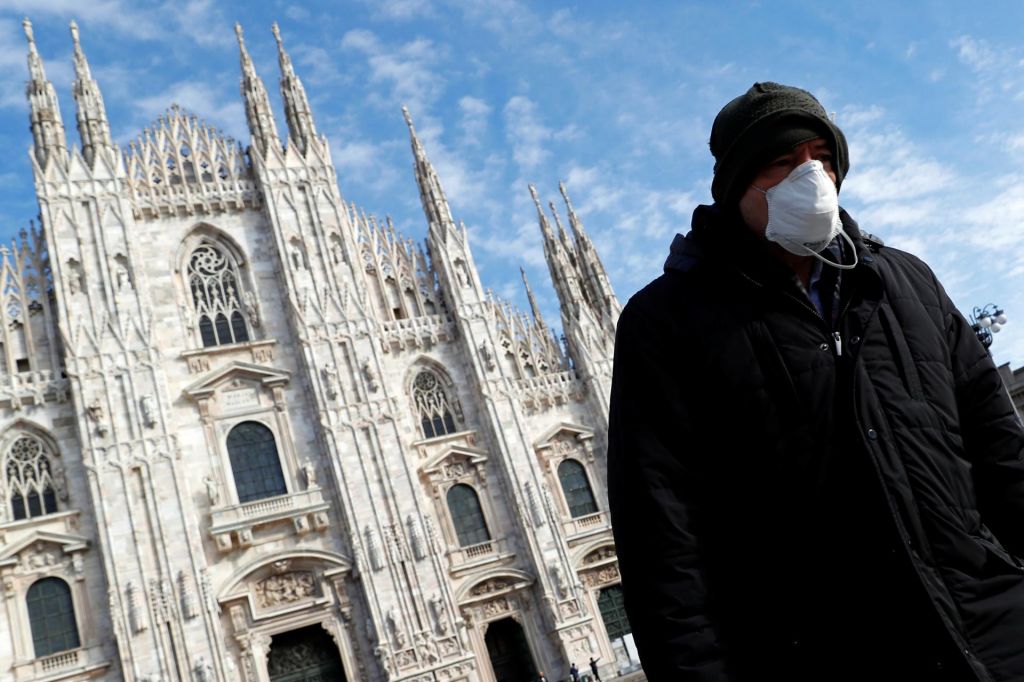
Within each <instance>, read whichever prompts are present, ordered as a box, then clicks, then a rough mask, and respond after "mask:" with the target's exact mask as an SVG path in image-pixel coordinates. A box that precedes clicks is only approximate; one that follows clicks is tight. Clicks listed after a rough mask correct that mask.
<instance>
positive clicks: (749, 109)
mask: <svg viewBox="0 0 1024 682" xmlns="http://www.w3.org/2000/svg"><path fill="white" fill-rule="evenodd" d="M816 137H821V138H824V140H825V141H826V142H827V143H828V145H829V147H830V148H831V149H832V154H833V157H834V160H833V164H832V168H833V170H834V171H835V173H836V188H838V187H839V186H840V185H842V183H843V177H845V176H846V172H847V171H848V170H850V153H849V150H848V149H847V147H846V137H845V136H844V135H843V132H842V131H841V130H839V128H838V127H837V126H836V125H835V124H834V123H833V122H832V120H831V119H830V118H829V116H828V114H827V113H826V112H825V109H824V107H822V106H821V104H820V103H819V102H818V100H816V99H815V98H814V95H812V94H811V93H809V92H807V91H806V90H801V89H800V88H794V87H790V86H788V85H780V84H778V83H754V85H753V86H752V87H751V88H750V89H749V90H747V92H746V93H745V94H743V95H740V96H739V97H737V98H736V99H734V100H733V101H731V102H729V103H728V104H726V105H725V107H723V108H722V110H721V111H720V112H718V116H716V117H715V123H714V125H712V126H711V140H710V142H709V144H710V146H711V154H712V155H713V156H714V157H715V178H714V180H713V181H712V183H711V196H713V197H714V198H715V201H716V202H718V203H719V204H727V205H728V204H736V203H737V202H739V200H740V197H742V196H743V192H745V191H746V189H747V186H748V185H749V184H750V181H751V180H752V179H753V177H754V175H756V174H757V172H758V171H759V170H760V169H761V168H762V167H763V166H764V164H766V163H768V162H769V161H771V160H772V159H774V158H775V157H777V156H779V155H780V154H785V153H786V152H787V151H789V150H790V149H792V148H793V147H794V146H796V145H798V144H801V143H802V142H807V141H808V140H813V139H814V138H816Z"/></svg>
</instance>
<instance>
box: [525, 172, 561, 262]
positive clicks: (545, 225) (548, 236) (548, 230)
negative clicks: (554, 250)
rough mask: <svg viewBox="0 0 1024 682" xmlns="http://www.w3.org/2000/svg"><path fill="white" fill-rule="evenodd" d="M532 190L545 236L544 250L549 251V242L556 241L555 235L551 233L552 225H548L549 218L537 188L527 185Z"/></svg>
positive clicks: (534, 203) (541, 228)
mask: <svg viewBox="0 0 1024 682" xmlns="http://www.w3.org/2000/svg"><path fill="white" fill-rule="evenodd" d="M527 187H529V188H530V196H531V197H533V205H534V206H536V207H537V221H538V222H539V223H540V231H541V233H542V234H543V235H544V248H545V250H546V249H547V245H548V241H553V240H554V239H555V235H554V233H553V232H552V231H551V225H550V224H549V223H548V218H547V216H545V215H544V209H543V208H541V207H540V197H538V196H537V188H536V187H534V186H533V185H527Z"/></svg>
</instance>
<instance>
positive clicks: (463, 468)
mask: <svg viewBox="0 0 1024 682" xmlns="http://www.w3.org/2000/svg"><path fill="white" fill-rule="evenodd" d="M486 461H487V454H486V452H485V451H484V450H479V449H477V448H471V447H466V446H461V445H456V446H452V447H449V448H448V449H446V450H444V451H442V452H440V453H438V454H437V455H434V456H433V457H431V458H430V459H429V460H427V461H426V462H425V463H424V464H423V466H422V467H421V469H420V470H421V471H422V472H423V474H424V475H426V476H427V477H428V478H431V479H439V480H449V479H458V478H462V477H463V476H466V475H468V474H471V473H473V472H474V471H478V470H479V469H480V468H481V467H483V464H484V462H486Z"/></svg>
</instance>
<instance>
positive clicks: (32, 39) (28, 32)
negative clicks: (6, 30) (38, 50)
mask: <svg viewBox="0 0 1024 682" xmlns="http://www.w3.org/2000/svg"><path fill="white" fill-rule="evenodd" d="M21 25H22V27H23V28H24V29H25V37H26V38H28V42H29V44H30V45H35V44H36V36H35V34H34V33H33V32H32V22H31V21H29V19H28V17H25V18H24V19H23V20H22V22H21Z"/></svg>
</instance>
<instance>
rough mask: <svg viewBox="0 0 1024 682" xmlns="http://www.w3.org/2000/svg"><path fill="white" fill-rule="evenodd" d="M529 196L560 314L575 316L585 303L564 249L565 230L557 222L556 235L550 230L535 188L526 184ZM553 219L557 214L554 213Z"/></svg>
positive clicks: (570, 259) (568, 255)
mask: <svg viewBox="0 0 1024 682" xmlns="http://www.w3.org/2000/svg"><path fill="white" fill-rule="evenodd" d="M528 187H529V188H530V196H531V197H533V205H534V206H536V207H537V220H538V221H539V222H540V231H541V233H543V235H544V259H545V260H546V261H547V262H548V271H549V272H550V273H551V282H552V283H553V284H554V285H555V293H556V294H558V301H559V303H560V304H561V308H562V315H563V316H570V317H576V316H577V314H576V311H577V310H578V308H579V306H580V305H581V304H585V302H586V301H585V299H584V298H583V292H582V291H581V289H580V281H579V280H580V278H579V273H578V272H577V270H576V265H575V263H574V262H573V257H572V255H571V254H570V252H569V251H568V250H567V249H566V244H565V230H564V229H563V228H562V226H561V223H559V226H558V227H559V232H560V235H559V236H558V237H556V236H555V234H554V232H552V230H551V225H550V224H549V223H548V219H547V216H545V215H544V209H543V208H542V207H541V205H540V197H538V196H537V188H536V187H534V186H533V185H528ZM555 219H556V220H557V219H558V215H557V214H555Z"/></svg>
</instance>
